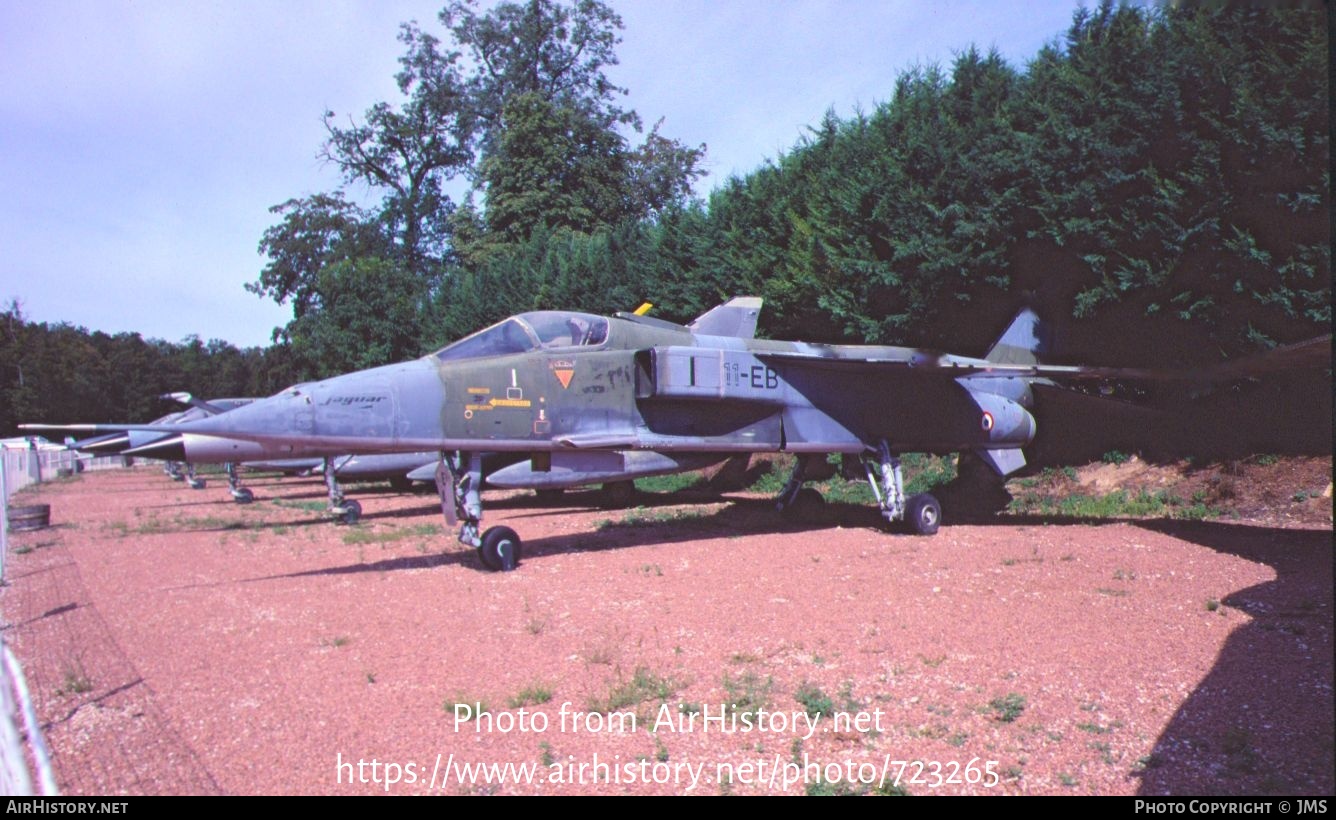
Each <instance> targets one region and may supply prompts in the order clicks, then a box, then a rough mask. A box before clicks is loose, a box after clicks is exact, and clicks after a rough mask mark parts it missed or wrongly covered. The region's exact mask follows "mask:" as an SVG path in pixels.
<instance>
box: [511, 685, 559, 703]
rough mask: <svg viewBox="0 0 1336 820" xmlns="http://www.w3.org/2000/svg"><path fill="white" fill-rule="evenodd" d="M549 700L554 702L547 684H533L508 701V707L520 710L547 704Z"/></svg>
mask: <svg viewBox="0 0 1336 820" xmlns="http://www.w3.org/2000/svg"><path fill="white" fill-rule="evenodd" d="M549 700H552V689H551V688H549V687H548V686H547V685H546V684H542V683H531V684H529V685H528V686H526V687H524V688H523V689H521V690H520V691H519V692H517V693H516V694H515V696H514V697H512V698H510V699H509V700H507V701H506V705H507V706H509V707H510V708H512V709H519V708H522V707H524V706H537V705H539V704H540V703H547V702H548V701H549Z"/></svg>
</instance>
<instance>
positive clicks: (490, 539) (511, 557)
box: [478, 527, 520, 572]
mask: <svg viewBox="0 0 1336 820" xmlns="http://www.w3.org/2000/svg"><path fill="white" fill-rule="evenodd" d="M478 558H479V559H480V560H481V561H482V565H483V566H485V567H487V568H488V569H490V570H492V571H493V572H510V571H511V570H513V569H515V567H516V566H518V565H519V562H520V537H519V536H518V535H516V534H515V531H514V530H512V529H511V528H510V527H492V528H491V529H489V530H487V531H486V532H484V533H483V534H482V545H481V546H480V547H478Z"/></svg>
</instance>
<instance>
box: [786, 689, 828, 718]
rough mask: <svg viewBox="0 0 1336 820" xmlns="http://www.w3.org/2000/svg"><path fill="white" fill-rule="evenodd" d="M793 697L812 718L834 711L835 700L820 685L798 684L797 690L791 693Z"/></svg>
mask: <svg viewBox="0 0 1336 820" xmlns="http://www.w3.org/2000/svg"><path fill="white" fill-rule="evenodd" d="M793 699H794V700H796V701H798V702H799V703H801V704H802V705H803V708H804V709H806V710H807V714H809V715H811V716H812V717H814V718H819V717H821V716H822V715H829V714H833V713H834V711H835V702H834V701H832V700H831V699H830V695H827V694H826V693H825V692H823V691H822V690H821V687H819V686H814V685H813V684H811V683H803V685H802V686H799V687H798V691H797V692H794V693H793Z"/></svg>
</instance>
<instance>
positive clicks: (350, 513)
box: [324, 457, 362, 524]
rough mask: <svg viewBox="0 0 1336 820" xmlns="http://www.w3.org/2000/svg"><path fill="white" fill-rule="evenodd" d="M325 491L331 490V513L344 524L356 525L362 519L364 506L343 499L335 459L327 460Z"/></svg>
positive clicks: (325, 464) (325, 465)
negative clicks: (335, 471) (336, 473)
mask: <svg viewBox="0 0 1336 820" xmlns="http://www.w3.org/2000/svg"><path fill="white" fill-rule="evenodd" d="M324 469H325V489H327V490H329V511H330V512H331V513H333V514H334V516H335V517H336V518H337V519H338V520H339V521H340V522H342V523H344V524H356V523H357V519H359V518H361V517H362V505H361V504H359V503H357V502H356V501H353V500H352V499H345V498H344V497H343V488H341V487H340V486H339V479H338V477H337V476H336V475H334V459H332V458H328V457H326V458H325V463H324Z"/></svg>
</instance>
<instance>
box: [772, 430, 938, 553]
mask: <svg viewBox="0 0 1336 820" xmlns="http://www.w3.org/2000/svg"><path fill="white" fill-rule="evenodd" d="M824 458H825V457H824V456H823V455H822V456H813V455H801V456H799V457H798V460H797V463H796V464H794V467H793V473H792V474H790V475H789V480H788V481H787V482H786V483H785V484H784V489H782V490H780V491H779V497H778V498H777V499H776V500H775V507H776V508H777V509H778V510H779V511H780V513H781V514H782V515H784V517H786V518H791V519H794V520H797V521H805V520H810V519H811V518H812V517H813V516H815V515H819V514H820V512H821V509H822V508H823V507H824V506H825V503H826V502H825V499H823V498H822V497H821V494H820V493H819V492H817V491H816V490H815V489H813V488H811V487H804V486H803V482H805V481H808V480H820V479H821V478H822V477H823V476H822V475H820V474H814V473H816V472H817V470H818V469H819V467H818V465H819V466H820V467H824V466H825V462H824ZM816 459H822V461H820V462H817V461H815V460H816ZM863 468H864V471H865V472H866V473H867V480H868V483H869V484H871V485H872V493H873V495H875V496H876V497H877V506H878V507H880V508H881V515H882V517H883V518H885V519H886V521H887V522H888V523H898V522H904V523H905V524H907V525H908V526H909V528H910V530H912V531H913V532H916V533H918V534H919V535H932V534H933V533H935V532H937V528H938V527H940V526H941V523H942V505H941V502H939V501H938V500H937V499H936V498H933V497H932V496H931V495H929V494H927V493H920V494H918V495H912V496H909V497H908V498H906V497H905V484H904V476H903V473H902V472H901V470H900V459H899V457H898V456H896V455H895V454H893V453H892V452H891V448H890V446H889V445H888V444H887V443H886V442H885V441H882V442H880V443H879V444H878V445H877V448H876V450H874V451H872V452H871V453H869V454H864V456H863ZM830 475H833V472H831V473H830V474H827V475H824V477H825V478H829V477H830Z"/></svg>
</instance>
